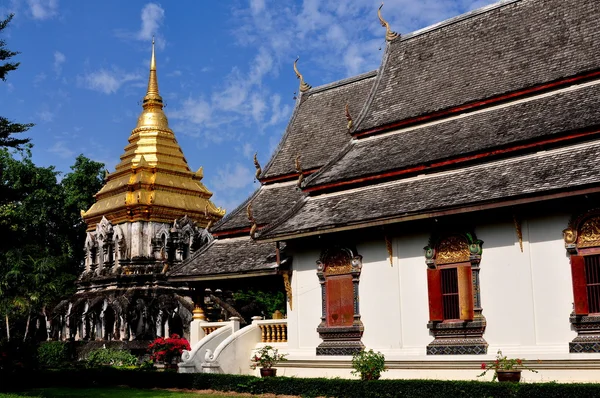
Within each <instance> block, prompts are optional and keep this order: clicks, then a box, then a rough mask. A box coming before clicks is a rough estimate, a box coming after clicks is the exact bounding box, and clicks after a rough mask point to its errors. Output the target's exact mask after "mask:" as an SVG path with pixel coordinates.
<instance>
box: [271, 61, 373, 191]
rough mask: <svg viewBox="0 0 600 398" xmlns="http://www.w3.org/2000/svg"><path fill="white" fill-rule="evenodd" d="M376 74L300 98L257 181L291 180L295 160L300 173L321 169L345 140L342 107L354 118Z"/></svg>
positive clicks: (311, 92) (319, 90) (358, 77)
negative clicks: (299, 167)
mask: <svg viewBox="0 0 600 398" xmlns="http://www.w3.org/2000/svg"><path fill="white" fill-rule="evenodd" d="M375 75H376V72H369V73H365V74H362V75H359V76H356V77H353V78H350V79H345V80H340V81H338V82H335V83H331V84H327V85H325V86H321V87H317V88H313V89H311V90H309V91H307V92H304V93H302V94H301V96H300V99H299V101H298V103H297V104H296V108H295V109H294V113H293V115H292V118H291V120H290V122H289V124H288V126H287V129H286V132H285V135H284V136H283V138H282V139H281V142H280V144H279V146H278V147H277V149H276V150H275V153H274V155H273V156H272V158H271V160H270V161H269V163H268V164H267V165H266V167H265V169H264V171H263V173H262V174H261V175H260V179H261V180H263V181H269V180H275V179H281V177H283V179H285V178H286V177H290V176H292V177H295V176H297V174H298V171H297V169H296V158H298V157H299V161H300V165H301V168H302V170H304V171H314V170H315V169H318V168H319V167H321V166H323V165H324V164H325V163H326V162H327V160H328V159H329V157H330V156H331V155H332V154H333V153H335V152H336V151H338V150H339V149H340V148H342V147H343V146H344V145H345V144H346V143H347V142H348V141H349V140H350V135H349V133H348V120H347V118H346V111H345V109H346V105H348V110H349V114H350V115H351V116H352V117H354V118H356V117H357V116H358V114H359V112H360V110H361V109H362V108H363V106H364V103H365V100H366V98H367V95H368V94H369V92H370V90H371V88H372V85H373V81H374V78H375Z"/></svg>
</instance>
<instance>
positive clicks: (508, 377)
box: [496, 369, 521, 383]
mask: <svg viewBox="0 0 600 398" xmlns="http://www.w3.org/2000/svg"><path fill="white" fill-rule="evenodd" d="M496 375H497V376H498V381H512V382H513V383H518V382H519V381H520V380H521V371H520V370H500V369H499V370H497V371H496Z"/></svg>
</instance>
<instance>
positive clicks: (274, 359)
mask: <svg viewBox="0 0 600 398" xmlns="http://www.w3.org/2000/svg"><path fill="white" fill-rule="evenodd" d="M286 356H287V354H280V353H279V351H278V350H277V348H273V347H272V346H270V345H266V346H264V347H261V348H258V349H256V350H254V353H253V354H252V357H251V358H250V362H251V364H250V368H251V369H256V368H258V367H259V368H260V375H261V377H273V376H277V369H274V368H273V366H275V365H277V363H279V362H283V361H287V358H286Z"/></svg>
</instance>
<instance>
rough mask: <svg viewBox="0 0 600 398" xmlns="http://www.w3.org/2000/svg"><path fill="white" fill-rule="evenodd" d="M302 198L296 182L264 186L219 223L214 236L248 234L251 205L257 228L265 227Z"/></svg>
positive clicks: (250, 224)
mask: <svg viewBox="0 0 600 398" xmlns="http://www.w3.org/2000/svg"><path fill="white" fill-rule="evenodd" d="M301 197H302V191H300V190H299V189H298V186H297V184H296V182H295V181H290V182H285V183H278V184H272V185H266V186H262V187H260V188H259V189H257V190H256V191H255V192H254V193H253V194H252V196H250V197H249V198H248V199H246V200H245V201H244V202H243V203H242V204H241V205H240V206H238V207H237V208H236V209H235V210H233V211H232V212H231V213H230V215H228V216H227V217H226V218H224V219H223V220H221V221H220V222H219V223H217V224H216V225H215V226H214V228H213V229H212V232H213V234H215V235H217V236H218V235H219V234H220V233H221V232H224V231H228V232H231V233H243V234H246V235H247V234H248V232H249V231H250V227H251V226H252V223H251V222H250V220H249V219H248V215H247V207H248V204H250V203H251V211H252V215H253V216H254V219H255V220H256V223H257V226H264V225H267V224H270V223H271V222H273V221H275V220H276V219H277V218H279V216H281V214H283V213H284V212H286V211H287V210H288V209H289V208H290V207H293V206H294V205H295V204H296V202H297V201H298V200H299V199H300V198H301Z"/></svg>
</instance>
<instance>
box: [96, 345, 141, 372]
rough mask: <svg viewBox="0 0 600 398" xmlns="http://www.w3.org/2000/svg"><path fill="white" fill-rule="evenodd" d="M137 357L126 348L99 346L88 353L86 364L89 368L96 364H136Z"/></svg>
mask: <svg viewBox="0 0 600 398" xmlns="http://www.w3.org/2000/svg"><path fill="white" fill-rule="evenodd" d="M137 362H138V359H137V357H136V356H135V355H132V354H131V353H130V352H129V351H127V350H114V349H112V348H100V349H97V350H93V351H91V352H90V353H89V354H88V357H87V359H86V364H87V366H88V367H90V368H95V367H98V366H114V367H125V366H135V365H137Z"/></svg>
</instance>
